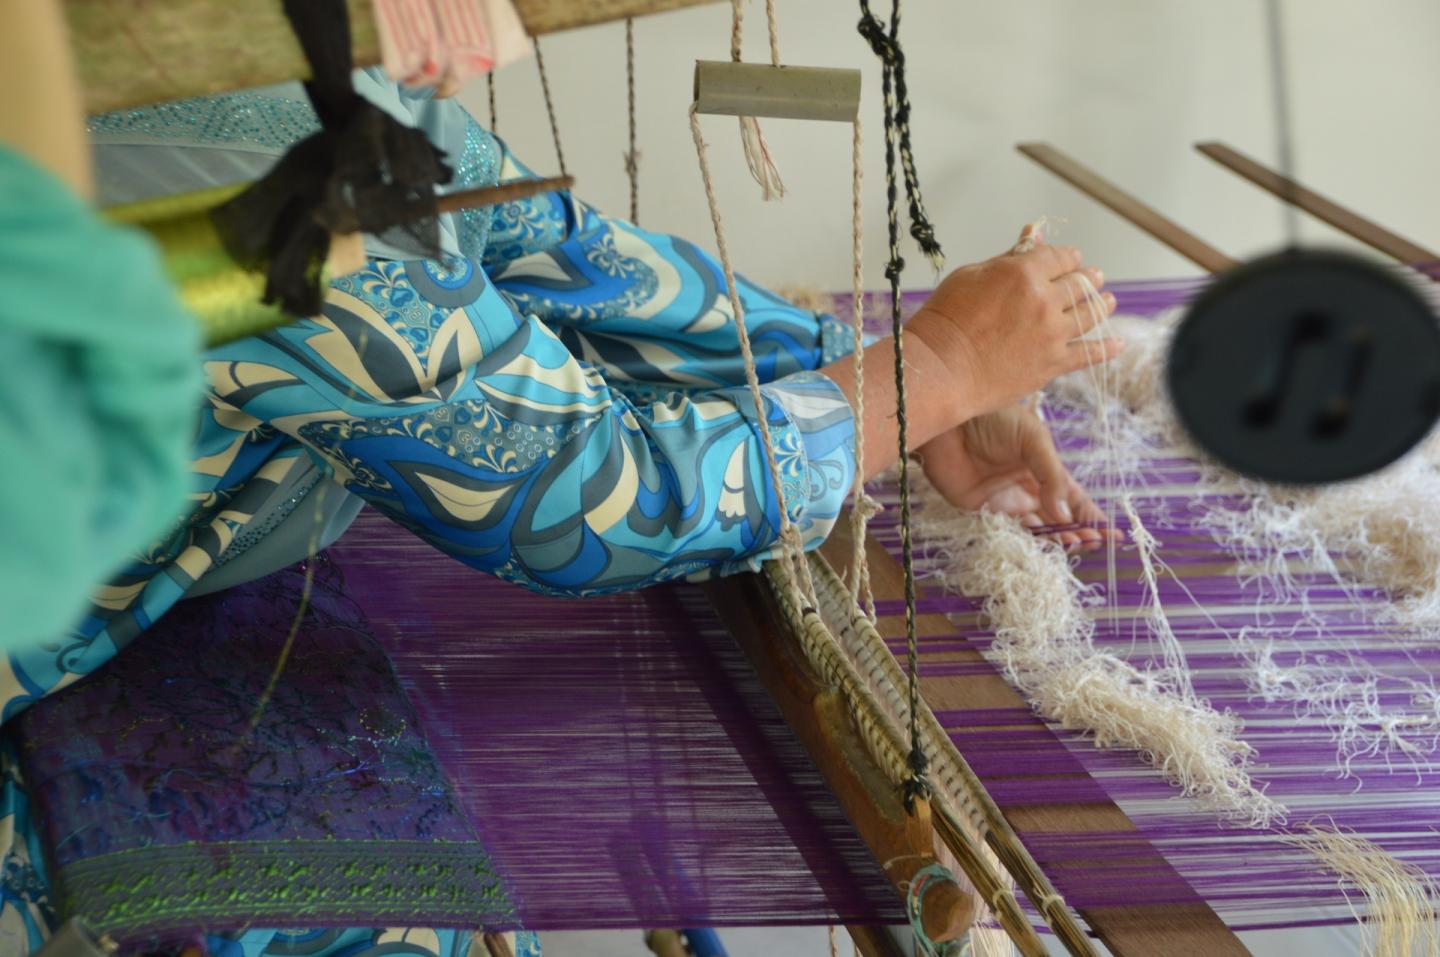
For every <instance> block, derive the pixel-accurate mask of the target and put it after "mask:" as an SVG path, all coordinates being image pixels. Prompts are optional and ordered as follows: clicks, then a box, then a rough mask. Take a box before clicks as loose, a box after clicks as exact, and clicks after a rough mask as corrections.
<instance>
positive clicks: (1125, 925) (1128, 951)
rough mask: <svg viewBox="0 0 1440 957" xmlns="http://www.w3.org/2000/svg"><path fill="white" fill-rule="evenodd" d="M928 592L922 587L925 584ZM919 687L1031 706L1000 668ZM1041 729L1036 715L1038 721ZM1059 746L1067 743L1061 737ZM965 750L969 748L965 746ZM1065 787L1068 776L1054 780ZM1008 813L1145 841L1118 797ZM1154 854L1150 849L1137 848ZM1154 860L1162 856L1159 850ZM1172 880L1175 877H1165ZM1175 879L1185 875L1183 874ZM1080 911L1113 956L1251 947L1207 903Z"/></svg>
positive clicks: (846, 548) (839, 564)
mask: <svg viewBox="0 0 1440 957" xmlns="http://www.w3.org/2000/svg"><path fill="white" fill-rule="evenodd" d="M849 527H850V526H849V522H846V521H841V522H838V523H837V524H836V528H835V531H834V532H833V533H832V534H831V536H830V538H829V539H828V540H827V541H826V542H825V544H824V545H822V546H821V552H822V553H823V554H824V555H825V557H826V559H827V560H828V561H829V562H830V563H831V565H833V566H834V567H835V569H836V571H838V572H840V573H841V576H842V577H844V575H845V570H846V569H847V568H848V567H849V564H850V560H851V555H852V554H853V551H852V545H851V540H850V536H849V534H848V531H849ZM866 556H867V558H868V560H869V563H870V577H871V585H872V587H873V588H874V591H875V598H876V600H878V601H893V600H896V599H902V598H903V597H904V594H905V592H904V584H905V582H904V573H903V572H902V570H901V568H900V565H899V563H898V562H896V561H895V559H894V558H892V557H891V555H890V553H889V552H887V551H886V550H885V548H884V547H883V546H882V545H880V544H879V543H878V542H876V541H874V540H873V539H871V540H870V541H869V542H868V543H867V548H866ZM922 595H923V590H922ZM916 625H917V627H918V629H919V633H920V635H921V636H922V637H924V636H935V635H944V636H950V639H949V640H951V641H956V642H958V641H961V640H962V639H959V638H958V637H955V631H956V628H955V625H954V624H953V623H951V621H950V620H949V619H948V618H946V617H945V616H944V615H939V614H922V615H920V616H919V617H918V618H917V620H916ZM878 627H879V630H880V633H881V634H882V635H885V636H886V637H901V636H903V635H904V634H905V624H904V618H903V616H900V615H896V616H882V617H881V619H880V621H879V623H878ZM951 660H969V661H979V660H981V655H980V652H979V650H978V649H975V648H967V649H965V650H963V651H960V652H956V653H953V657H952V658H951ZM920 692H921V695H922V696H923V697H924V698H925V701H926V703H928V704H929V705H930V707H931V708H932V709H933V710H935V711H957V712H962V713H963V712H965V711H974V710H980V709H992V708H1017V709H1022V710H1024V711H1029V710H1030V707H1029V705H1028V704H1027V703H1026V701H1025V700H1024V698H1022V697H1021V696H1020V694H1019V693H1018V692H1017V691H1015V689H1014V688H1012V687H1010V685H1009V684H1007V683H1006V682H1005V680H1004V679H1003V678H1002V677H1000V675H999V674H998V673H994V672H992V673H988V674H979V675H965V676H940V677H922V678H921V679H920ZM1032 726H1034V727H1036V728H1037V729H1043V728H1044V724H1043V723H1042V722H1040V720H1039V719H1038V718H1036V719H1033V725H1032ZM1056 747H1057V748H1063V745H1062V744H1060V743H1059V741H1058V740H1057V742H1056ZM962 753H963V752H962ZM1055 784H1056V785H1057V786H1063V780H1062V781H1058V782H1055ZM1006 818H1007V819H1008V820H1009V821H1010V823H1011V824H1012V825H1013V826H1014V827H1015V828H1016V829H1017V830H1019V831H1020V832H1021V833H1024V832H1026V831H1030V832H1043V831H1051V832H1057V833H1073V834H1083V833H1086V832H1101V833H1107V834H1113V833H1117V832H1120V833H1124V832H1130V833H1133V834H1134V835H1135V838H1134V842H1135V843H1136V845H1137V846H1139V845H1140V844H1141V843H1142V842H1143V841H1144V838H1143V837H1141V835H1140V833H1139V832H1138V831H1136V830H1135V826H1134V824H1132V823H1131V822H1130V819H1129V818H1128V817H1126V816H1125V813H1124V812H1123V811H1122V810H1121V809H1120V808H1119V807H1118V806H1116V805H1115V804H1113V803H1109V802H1105V803H1098V802H1097V803H1090V804H1046V803H1036V804H1032V805H1026V806H1024V807H1020V808H1010V809H1007V810H1006ZM1137 856H1144V857H1145V859H1146V860H1151V855H1147V854H1143V851H1140V852H1138V854H1137ZM1153 860H1154V861H1156V862H1159V861H1162V860H1163V858H1162V857H1161V855H1160V854H1159V852H1155V853H1154V854H1153ZM1167 879H1171V878H1169V877H1168V876H1167ZM1173 880H1174V881H1176V882H1180V881H1181V878H1180V877H1179V876H1178V875H1173ZM1080 916H1081V917H1083V918H1084V919H1085V922H1086V923H1087V924H1089V925H1090V928H1091V929H1092V930H1093V931H1094V932H1095V934H1096V936H1098V937H1099V938H1100V940H1101V941H1102V942H1103V943H1104V944H1105V946H1107V947H1108V948H1109V949H1110V951H1111V953H1112V954H1114V955H1115V957H1154V955H1156V954H1164V955H1165V957H1249V951H1248V950H1246V948H1245V946H1244V945H1243V944H1242V943H1241V942H1240V939H1239V938H1238V937H1236V936H1235V934H1234V932H1233V931H1231V930H1230V929H1229V928H1228V927H1226V926H1225V923H1224V922H1223V921H1222V920H1220V918H1219V917H1218V916H1216V914H1215V912H1214V911H1212V910H1211V909H1210V908H1209V907H1208V906H1206V905H1204V904H1203V903H1199V904H1194V905H1185V906H1178V907H1177V906H1174V905H1165V906H1160V905H1155V906H1144V907H1097V908H1089V909H1087V910H1083V911H1081V914H1080Z"/></svg>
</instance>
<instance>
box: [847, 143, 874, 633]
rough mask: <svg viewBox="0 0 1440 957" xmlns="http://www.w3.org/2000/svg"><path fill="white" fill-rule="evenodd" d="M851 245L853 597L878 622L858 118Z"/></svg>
mask: <svg viewBox="0 0 1440 957" xmlns="http://www.w3.org/2000/svg"><path fill="white" fill-rule="evenodd" d="M850 164H851V178H850V210H851V215H850V230H851V232H850V241H851V251H850V256H851V271H850V272H851V274H850V280H851V312H850V330H851V335H852V336H853V337H854V338H853V339H852V341H851V353H850V356H851V361H852V362H853V363H854V366H853V368H854V370H855V422H856V423H857V428H856V429H855V495H854V503H853V504H852V505H851V508H850V537H851V538H852V539H853V540H854V549H855V551H854V555H853V557H852V558H851V560H850V594H851V595H853V596H854V597H855V604H856V605H857V606H859V607H861V608H863V609H865V614H866V615H868V616H869V618H870V620H871V621H872V622H873V621H874V620H875V593H874V591H873V589H872V588H871V586H870V561H869V559H868V558H867V556H866V552H865V540H866V534H867V531H866V529H867V526H868V525H869V524H870V519H871V518H873V517H874V515H875V513H876V512H878V511H879V510H880V503H879V502H877V501H875V499H873V498H871V497H870V493H869V492H867V491H866V490H865V277H864V276H862V275H861V265H862V252H863V239H864V229H863V225H864V202H863V201H864V189H863V186H864V178H865V176H864V170H865V166H864V155H863V151H862V150H861V134H860V118H859V117H858V116H857V117H856V118H855V128H854V135H853V136H852V137H851V149H850Z"/></svg>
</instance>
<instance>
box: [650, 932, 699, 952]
mask: <svg viewBox="0 0 1440 957" xmlns="http://www.w3.org/2000/svg"><path fill="white" fill-rule="evenodd" d="M645 946H646V947H647V948H649V950H650V952H651V953H652V954H654V955H655V957H690V952H689V951H688V950H686V949H685V941H684V939H683V938H682V937H681V936H680V932H679V931H678V930H647V931H646V932H645Z"/></svg>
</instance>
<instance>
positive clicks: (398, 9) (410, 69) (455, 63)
mask: <svg viewBox="0 0 1440 957" xmlns="http://www.w3.org/2000/svg"><path fill="white" fill-rule="evenodd" d="M375 20H376V25H377V27H378V28H379V32H380V55H381V60H382V62H383V64H384V66H385V71H386V72H387V73H388V74H389V75H390V77H391V78H392V79H394V80H396V81H397V82H399V83H401V84H402V85H404V86H407V87H426V86H433V87H435V90H436V93H437V95H439V96H452V95H454V94H455V93H456V92H458V91H459V90H460V88H461V87H462V86H464V85H465V83H466V82H467V81H468V80H470V79H472V78H474V77H476V76H480V75H481V74H484V73H488V72H489V71H491V70H493V69H495V68H496V67H499V66H503V65H505V64H506V63H510V62H513V61H515V60H518V59H521V58H523V57H525V56H527V55H528V54H529V52H530V50H531V46H530V39H529V37H528V36H527V35H526V33H525V25H524V23H523V22H522V21H521V19H520V16H519V14H518V12H517V11H516V10H515V6H514V4H513V3H512V2H511V0H375Z"/></svg>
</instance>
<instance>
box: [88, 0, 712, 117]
mask: <svg viewBox="0 0 1440 957" xmlns="http://www.w3.org/2000/svg"><path fill="white" fill-rule="evenodd" d="M63 2H64V7H65V16H66V19H67V20H68V21H69V23H70V34H71V43H72V45H73V46H74V49H75V61H76V65H77V68H78V69H79V72H80V81H81V85H82V86H83V87H84V90H85V109H86V111H87V112H89V113H92V114H93V113H105V112H109V111H111V110H120V109H126V108H131V107H137V106H145V105H148V104H151V103H160V102H164V101H167V100H179V99H184V98H186V97H191V96H204V95H206V94H213V93H223V92H226V91H229V90H239V89H245V88H248V87H256V86H267V85H269V84H272V83H281V82H284V81H286V80H298V79H303V78H305V77H306V76H307V75H308V74H309V68H308V66H307V64H306V62H305V57H304V55H303V54H302V53H301V51H300V45H299V43H298V42H296V40H295V36H294V34H293V33H292V32H291V30H290V26H289V23H288V22H287V21H286V19H285V14H284V12H283V11H282V8H281V4H280V0H247V2H244V3H236V2H234V0H166V2H163V3H157V2H155V0H63ZM716 2H718V0H516V4H515V6H516V9H517V10H518V11H519V13H520V18H521V19H522V20H523V21H524V22H525V26H526V28H527V29H528V30H529V31H530V33H531V34H532V35H534V36H539V35H541V34H546V33H555V32H557V31H560V30H569V29H572V28H575V27H583V26H589V25H591V24H596V23H605V22H608V21H611V20H620V19H624V18H626V17H639V16H646V15H648V14H652V13H661V12H664V11H667V10H675V9H679V8H681V7H690V6H697V5H699V4H701V3H716ZM347 4H348V6H349V8H350V24H351V33H352V38H353V43H354V57H355V64H356V65H357V66H373V65H374V64H376V63H379V62H380V36H379V33H378V32H377V31H376V28H375V12H374V8H373V5H372V3H371V0H347Z"/></svg>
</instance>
